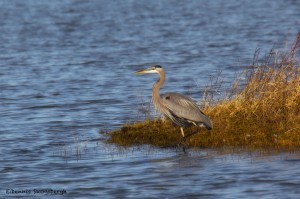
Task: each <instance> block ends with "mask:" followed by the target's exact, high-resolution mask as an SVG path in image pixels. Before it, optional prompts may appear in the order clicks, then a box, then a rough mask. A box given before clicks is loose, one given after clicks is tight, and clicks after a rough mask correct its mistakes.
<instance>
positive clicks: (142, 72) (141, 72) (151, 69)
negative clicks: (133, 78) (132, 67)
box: [134, 67, 156, 74]
mask: <svg viewBox="0 0 300 199" xmlns="http://www.w3.org/2000/svg"><path fill="white" fill-rule="evenodd" d="M144 73H156V71H155V69H153V67H151V68H147V69H143V70H139V71H136V72H135V73H134V74H144Z"/></svg>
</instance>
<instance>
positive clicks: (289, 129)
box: [107, 33, 300, 148]
mask: <svg viewBox="0 0 300 199" xmlns="http://www.w3.org/2000/svg"><path fill="white" fill-rule="evenodd" d="M299 46H300V33H299V34H298V35H297V38H296V40H295V42H294V43H293V45H292V47H291V49H290V50H289V51H288V52H287V53H279V52H276V53H275V51H274V50H271V51H270V53H269V54H268V56H267V57H266V58H264V59H263V61H258V58H259V56H255V58H254V61H253V64H252V65H251V66H249V67H247V69H245V71H243V73H241V74H240V76H238V77H237V78H236V79H235V80H234V81H233V83H232V88H231V90H230V91H229V92H228V93H227V94H224V95H223V98H221V99H214V97H212V95H211V94H210V93H211V92H210V88H207V91H206V92H204V93H205V95H204V100H203V101H204V102H203V103H202V104H203V111H204V113H206V114H207V115H208V116H209V117H210V118H211V119H212V121H213V124H214V128H213V129H212V130H211V131H207V130H205V129H199V128H196V127H191V128H190V129H187V130H186V132H193V131H199V133H198V134H195V135H193V136H191V137H190V138H188V139H187V140H186V144H187V145H189V146H193V147H224V146H243V147H244V146H246V147H251V148H252V147H253V148H258V147H276V148H295V147H300V75H299V72H300V70H299V68H298V66H299V61H297V59H296V54H297V51H298V49H299ZM216 83H217V82H216ZM108 137H109V138H108V140H107V142H109V143H116V144H118V145H121V146H132V145H139V144H151V145H154V146H160V147H169V146H175V145H176V144H177V143H178V142H179V140H180V138H181V134H180V128H179V127H178V126H176V125H174V124H172V123H171V122H169V121H165V120H162V119H146V120H145V121H142V122H136V123H132V124H126V125H124V126H123V127H122V128H120V129H118V130H115V131H112V132H109V136H108Z"/></svg>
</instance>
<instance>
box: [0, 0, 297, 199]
mask: <svg viewBox="0 0 300 199" xmlns="http://www.w3.org/2000/svg"><path fill="white" fill-rule="evenodd" d="M299 10H300V3H299V1H293V0H289V1H284V0H279V1H267V0H262V1H250V0H249V1H233V0H229V1H220V0H216V1H196V0H195V1H185V2H183V1H130V0H129V1H96V0H94V1H79V0H74V1H71V0H70V1H57V0H55V1H33V0H32V1H31V0H29V1H22V0H12V1H11V0H1V1H0V28H1V29H0V30H1V31H0V134H1V138H0V151H1V159H0V165H1V167H0V198H8V197H11V198H16V197H20V198H22V197H24V198H33V197H35V196H37V197H38V198H41V197H52V198H56V197H58V198H75V197H76V198H200V197H201V198H237V197H242V198H254V197H258V198H298V197H299V194H300V177H299V176H300V170H299V160H300V158H299V157H300V156H299V155H300V154H299V153H298V152H294V153H286V152H282V153H275V154H267V155H265V154H263V155H262V154H260V153H259V152H251V153H249V152H245V151H243V152H240V153H237V152H236V151H233V152H225V153H224V152H220V151H217V150H214V149H190V150H189V152H188V153H187V154H183V153H181V152H179V151H176V150H174V149H157V148H153V147H150V146H140V147H133V148H129V149H123V148H119V147H117V146H114V145H106V144H104V143H103V142H102V139H103V137H102V135H101V134H99V132H100V131H107V130H112V129H115V128H118V127H120V126H121V125H122V124H124V123H126V122H131V121H136V120H139V119H143V117H144V113H143V111H142V110H143V108H145V107H144V106H146V107H147V104H148V101H149V99H150V93H151V87H152V84H153V82H154V81H155V78H156V77H154V76H151V75H150V76H135V75H134V74H133V72H134V71H136V70H139V69H143V68H146V67H148V66H150V65H152V64H160V65H162V66H164V68H165V70H166V73H167V81H166V85H165V86H164V88H163V89H162V92H164V91H177V92H181V93H184V94H187V95H190V96H191V97H193V98H195V99H197V100H201V98H202V89H203V86H205V85H207V84H209V81H210V78H211V76H213V75H215V74H216V73H218V72H217V71H219V70H222V73H223V75H224V79H225V82H226V81H229V82H230V81H231V80H232V78H233V77H234V75H235V73H236V72H238V71H241V70H242V69H243V67H244V66H247V65H249V64H250V63H251V62H252V58H253V55H254V52H255V51H256V49H257V48H260V52H261V54H262V55H263V54H264V53H267V51H268V50H270V49H271V48H275V49H277V50H284V49H285V48H287V47H288V46H289V44H290V43H291V42H292V41H293V39H294V36H295V35H296V33H297V32H298V31H299V27H300V20H299V19H300V12H299ZM145 104H146V105H145ZM143 105H144V106H143ZM42 189H46V190H49V189H52V190H56V191H58V190H65V191H66V192H61V193H63V195H57V194H58V193H59V192H56V193H55V194H54V195H55V196H44V195H43V194H42V193H37V191H38V190H39V191H41V190H42ZM22 190H23V191H24V190H30V193H16V192H17V191H22ZM35 191H36V192H35Z"/></svg>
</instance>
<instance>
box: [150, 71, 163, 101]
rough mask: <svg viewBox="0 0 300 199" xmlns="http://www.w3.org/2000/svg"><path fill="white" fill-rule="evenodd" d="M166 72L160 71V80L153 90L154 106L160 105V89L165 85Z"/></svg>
mask: <svg viewBox="0 0 300 199" xmlns="http://www.w3.org/2000/svg"><path fill="white" fill-rule="evenodd" d="M165 77H166V76H165V72H164V71H160V72H159V79H158V80H157V81H156V82H155V83H154V85H153V88H152V100H153V103H154V105H155V106H156V105H157V104H159V103H160V100H161V98H160V95H159V89H160V88H161V87H162V86H163V85H164V83H165Z"/></svg>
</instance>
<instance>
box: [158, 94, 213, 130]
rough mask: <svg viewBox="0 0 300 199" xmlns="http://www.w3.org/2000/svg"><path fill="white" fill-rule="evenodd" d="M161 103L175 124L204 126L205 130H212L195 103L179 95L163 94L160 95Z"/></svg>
mask: <svg viewBox="0 0 300 199" xmlns="http://www.w3.org/2000/svg"><path fill="white" fill-rule="evenodd" d="M161 98H162V102H163V104H164V106H165V107H166V108H168V110H169V111H170V114H171V115H172V117H174V118H171V119H172V120H173V121H174V120H177V121H174V122H175V123H179V124H180V123H181V125H182V126H186V124H185V125H184V123H186V122H188V123H194V124H196V125H198V126H201V125H204V126H205V127H206V128H207V129H211V128H212V123H211V121H210V119H209V118H208V117H207V116H206V115H205V114H204V113H203V112H202V111H201V110H200V108H199V107H198V106H197V104H196V102H195V101H194V100H193V99H191V98H189V97H187V96H184V95H182V94H179V93H173V92H170V93H165V94H163V95H161Z"/></svg>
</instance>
